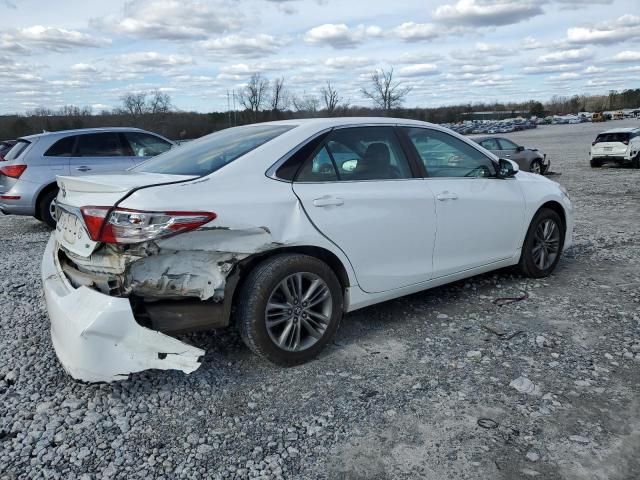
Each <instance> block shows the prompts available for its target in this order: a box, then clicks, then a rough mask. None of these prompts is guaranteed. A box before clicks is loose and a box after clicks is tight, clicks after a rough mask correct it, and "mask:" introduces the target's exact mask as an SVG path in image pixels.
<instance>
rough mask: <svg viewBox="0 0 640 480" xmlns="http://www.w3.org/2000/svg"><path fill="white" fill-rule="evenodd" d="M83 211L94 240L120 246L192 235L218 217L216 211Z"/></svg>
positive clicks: (119, 209)
mask: <svg viewBox="0 0 640 480" xmlns="http://www.w3.org/2000/svg"><path fill="white" fill-rule="evenodd" d="M80 210H81V212H82V217H83V218H84V223H85V225H86V227H87V230H88V233H89V236H90V237H91V239H92V240H94V241H96V242H105V243H119V244H125V243H140V242H146V241H149V240H154V239H157V238H163V237H169V236H171V235H176V234H178V233H184V232H188V231H189V230H194V229H196V228H198V227H200V226H202V225H204V224H206V223H208V222H210V221H212V220H215V218H216V214H215V213H213V212H173V211H171V212H148V211H142V210H132V209H129V208H113V207H95V206H90V207H82V208H81V209H80Z"/></svg>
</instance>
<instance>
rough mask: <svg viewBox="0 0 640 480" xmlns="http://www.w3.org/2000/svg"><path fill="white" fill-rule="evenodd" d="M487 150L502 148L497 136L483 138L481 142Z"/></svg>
mask: <svg viewBox="0 0 640 480" xmlns="http://www.w3.org/2000/svg"><path fill="white" fill-rule="evenodd" d="M480 145H482V146H483V147H484V148H486V149H487V150H500V145H498V141H497V140H496V139H495V138H488V139H487V140H483V141H482V142H480Z"/></svg>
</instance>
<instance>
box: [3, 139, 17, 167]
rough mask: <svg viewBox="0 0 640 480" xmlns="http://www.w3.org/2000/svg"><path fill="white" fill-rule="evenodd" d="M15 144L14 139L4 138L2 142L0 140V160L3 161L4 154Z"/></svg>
mask: <svg viewBox="0 0 640 480" xmlns="http://www.w3.org/2000/svg"><path fill="white" fill-rule="evenodd" d="M15 144H16V141H15V140H5V141H4V142H0V162H2V161H4V156H5V155H6V154H7V152H8V151H9V150H11V149H12V148H13V146H14V145H15Z"/></svg>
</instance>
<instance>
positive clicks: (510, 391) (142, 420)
mask: <svg viewBox="0 0 640 480" xmlns="http://www.w3.org/2000/svg"><path fill="white" fill-rule="evenodd" d="M638 123H640V122H638V121H635V120H634V121H618V122H609V123H607V124H605V125H599V124H598V125H591V124H581V125H560V126H549V127H542V128H539V129H537V130H530V131H526V132H518V133H515V134H512V135H510V136H511V137H512V138H513V139H514V140H516V141H517V142H520V143H522V144H525V145H527V146H537V147H539V148H541V149H542V150H544V151H546V152H547V153H548V154H549V155H550V156H551V158H552V160H553V169H552V170H554V171H555V172H560V173H561V175H560V176H557V177H555V178H556V179H557V180H559V181H560V182H561V183H563V184H564V185H565V186H567V188H568V189H569V192H570V194H571V198H572V200H573V202H574V205H575V208H576V210H577V213H576V215H577V216H576V220H577V224H576V228H575V247H574V248H573V249H571V250H570V251H569V252H567V254H566V255H565V256H564V258H563V260H562V261H561V263H560V264H559V267H558V269H557V271H556V273H555V274H554V275H553V276H551V277H550V278H548V279H544V280H542V281H532V280H529V279H525V278H521V277H519V276H516V275H513V274H512V273H510V272H508V271H506V272H498V273H496V274H489V275H483V276H479V277H474V278H472V279H470V280H468V281H462V282H457V283H455V284H452V285H450V286H446V287H442V288H437V289H433V290H430V291H427V292H423V293H419V294H415V295H412V296H410V297H405V298H402V299H398V300H394V301H391V302H387V303H384V304H381V305H377V306H374V307H370V308H367V309H364V310H361V311H357V312H354V313H352V314H349V315H347V317H346V318H345V321H344V323H343V325H342V327H341V329H340V331H339V333H338V335H337V338H336V341H335V343H334V344H333V345H332V346H331V347H330V348H329V349H328V350H327V351H326V352H325V354H323V355H322V356H321V357H320V358H319V359H318V360H316V361H314V362H312V363H310V364H307V365H304V366H301V367H298V368H293V369H280V368H276V367H273V366H271V365H268V364H266V363H265V362H263V361H261V360H259V359H258V358H256V357H255V356H253V355H251V354H250V352H249V351H248V350H247V349H246V348H245V347H244V346H243V345H242V343H241V341H240V340H239V338H238V336H237V335H235V334H234V333H233V332H231V331H225V332H214V333H202V334H195V335H192V336H191V337H190V340H191V341H192V342H193V343H194V344H196V345H198V346H201V347H203V348H205V349H206V350H207V355H206V358H205V362H204V365H203V366H202V367H201V368H200V369H199V370H198V371H196V372H195V373H193V374H191V375H184V374H182V373H181V372H155V371H154V372H145V373H141V374H136V375H134V376H132V378H131V379H129V380H127V381H122V382H119V383H115V384H110V385H106V384H102V385H99V384H98V385H87V384H82V383H79V382H75V381H73V380H71V378H69V377H68V376H67V375H66V374H65V373H64V371H63V370H62V368H61V367H60V366H59V364H58V363H57V361H56V358H55V355H54V353H53V350H52V347H51V342H50V339H49V326H48V320H47V316H46V312H45V308H44V303H43V299H42V294H41V288H40V276H39V275H40V274H39V265H40V256H41V253H42V250H43V249H44V245H45V242H46V239H47V237H48V235H49V231H47V229H46V228H45V227H44V226H43V225H41V224H40V223H38V222H37V221H35V220H32V219H27V218H13V217H0V265H1V269H2V272H3V275H2V278H0V312H1V322H0V477H1V478H151V477H152V478H167V479H170V478H194V477H199V478H258V477H259V478H300V479H303V478H304V479H311V478H326V479H340V478H342V479H405V478H406V479H415V478H426V479H443V478H483V479H486V478H492V479H512V478H529V477H537V478H544V479H555V478H563V479H631V478H638V475H639V473H638V472H640V400H639V397H638V391H639V388H638V383H639V380H640V373H639V369H640V335H639V334H640V293H639V292H640V290H639V288H638V287H640V246H639V243H638V238H640V210H639V209H638V205H639V204H640V187H639V184H640V171H637V170H631V169H622V168H607V167H605V168H602V169H599V170H594V169H591V168H590V167H589V164H588V155H587V153H588V148H589V145H590V142H591V141H592V140H593V138H595V134H596V133H597V132H598V131H601V130H603V129H604V128H609V127H612V126H624V125H632V124H638ZM497 214H499V212H497ZM521 290H526V291H527V292H528V295H529V298H528V300H525V301H521V302H517V303H513V304H510V305H505V306H496V305H494V304H493V303H492V300H493V299H495V298H497V297H504V296H510V295H517V294H519V292H520V291H521ZM490 330H494V331H495V332H497V333H505V335H502V336H499V335H497V334H495V333H492V332H491V331H490ZM513 334H516V335H515V336H513V337H512V338H509V337H511V336H512V335H513ZM481 419H484V420H481ZM479 420H480V421H479Z"/></svg>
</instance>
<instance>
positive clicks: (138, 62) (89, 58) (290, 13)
mask: <svg viewBox="0 0 640 480" xmlns="http://www.w3.org/2000/svg"><path fill="white" fill-rule="evenodd" d="M0 18H1V19H2V22H1V24H2V27H0V91H1V92H2V96H0V113H12V112H24V111H27V110H31V109H34V108H36V107H39V106H44V107H49V108H58V107H60V106H62V105H65V104H74V105H81V106H84V105H90V106H92V107H93V109H94V111H96V112H98V111H100V110H101V109H104V108H113V107H116V106H118V105H119V103H120V97H121V96H122V95H123V94H124V93H127V92H141V91H150V90H152V89H160V90H162V91H164V92H166V93H168V94H169V95H171V98H172V101H173V104H174V105H175V106H176V107H177V108H179V109H182V110H195V111H201V112H208V111H214V110H224V109H226V106H227V90H234V89H235V90H238V89H241V88H242V86H243V85H244V84H245V83H246V81H247V80H248V78H249V77H250V75H251V74H252V73H255V72H259V73H261V74H263V75H265V76H266V77H268V78H270V79H274V78H276V77H284V79H285V85H286V87H287V89H288V90H289V91H290V93H291V94H292V95H298V96H304V95H317V94H318V93H319V90H320V88H321V87H322V86H323V85H324V84H325V82H327V81H331V82H332V84H333V85H334V86H335V87H336V88H337V89H338V91H339V93H340V95H341V97H342V98H343V99H345V100H348V101H349V103H351V104H353V105H368V104H369V102H368V100H367V99H366V98H364V97H363V95H362V93H361V92H360V89H361V87H362V86H364V85H366V83H367V79H368V77H369V75H370V73H371V72H372V71H373V70H375V69H379V68H390V67H393V68H394V72H395V76H396V78H397V79H398V80H401V81H402V82H404V83H405V84H406V85H407V86H411V87H412V91H411V93H410V95H409V96H408V97H407V99H406V102H405V105H406V106H428V107H433V106H439V105H446V104H454V103H461V102H479V101H493V100H500V101H509V100H528V99H531V98H536V99H548V98H550V97H551V96H552V95H571V94H575V93H578V94H582V93H586V94H590V93H606V92H607V91H608V90H610V89H616V90H620V89H624V88H638V87H640V80H639V79H640V10H639V9H638V2H637V0H592V1H588V0H438V1H417V0H401V1H396V2H390V1H389V0H385V1H379V0H366V1H354V0H207V1H205V0H110V1H108V2H106V1H104V0H103V1H93V0H83V1H80V0H60V1H56V2H53V1H51V0H0Z"/></svg>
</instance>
